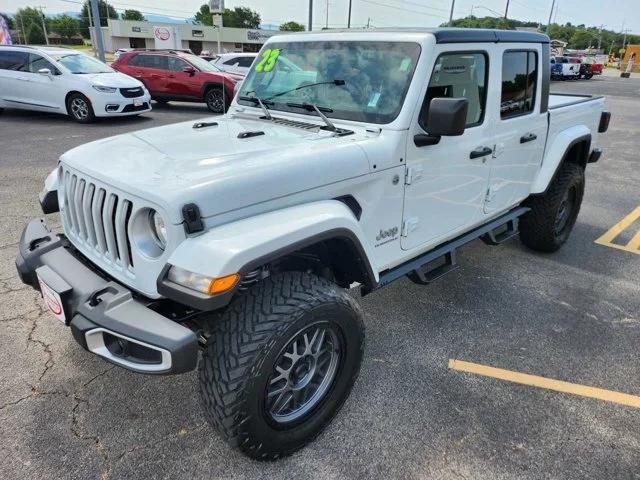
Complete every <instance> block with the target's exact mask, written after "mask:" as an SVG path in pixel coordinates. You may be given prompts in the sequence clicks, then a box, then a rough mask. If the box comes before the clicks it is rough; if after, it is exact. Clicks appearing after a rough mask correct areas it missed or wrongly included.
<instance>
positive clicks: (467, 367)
mask: <svg viewBox="0 0 640 480" xmlns="http://www.w3.org/2000/svg"><path fill="white" fill-rule="evenodd" d="M449 368H450V369H452V370H457V371H459V372H467V373H475V374H476V375H483V376H485V377H492V378H497V379H500V380H506V381H508V382H513V383H519V384H521V385H529V386H531V387H538V388H546V389H547V390H555V391H556V392H563V393H571V394H573V395H579V396H581V397H589V398H596V399H598V400H604V401H606V402H613V403H619V404H620V405H627V406H629V407H636V408H640V397H637V396H635V395H629V394H626V393H620V392H614V391H612V390H603V389H602V388H595V387H588V386H586V385H579V384H577V383H569V382H563V381H561V380H554V379H553V378H545V377H539V376H537V375H529V374H526V373H519V372H514V371H512V370H503V369H502V368H494V367H488V366H486V365H480V364H478V363H471V362H464V361H462V360H453V359H450V360H449Z"/></svg>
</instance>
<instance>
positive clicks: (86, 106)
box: [67, 93, 95, 123]
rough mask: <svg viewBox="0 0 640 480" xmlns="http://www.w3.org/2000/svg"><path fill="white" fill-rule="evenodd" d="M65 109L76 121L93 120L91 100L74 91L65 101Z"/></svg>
mask: <svg viewBox="0 0 640 480" xmlns="http://www.w3.org/2000/svg"><path fill="white" fill-rule="evenodd" d="M67 111H68V113H69V115H71V118H73V119H74V120H75V121H76V122H78V123H89V122H91V121H93V120H94V118H95V117H94V115H93V108H92V107H91V102H90V101H89V99H87V97H85V96H84V95H82V94H79V93H76V94H73V95H71V96H70V97H69V100H68V101H67Z"/></svg>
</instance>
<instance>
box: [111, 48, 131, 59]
mask: <svg viewBox="0 0 640 480" xmlns="http://www.w3.org/2000/svg"><path fill="white" fill-rule="evenodd" d="M132 50H133V48H119V49H117V50H116V51H115V52H113V58H114V59H115V60H117V59H118V58H120V55H122V54H123V53H125V52H130V51H132Z"/></svg>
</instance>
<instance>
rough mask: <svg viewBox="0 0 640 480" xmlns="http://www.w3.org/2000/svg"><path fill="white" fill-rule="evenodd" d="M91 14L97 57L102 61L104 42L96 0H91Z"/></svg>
mask: <svg viewBox="0 0 640 480" xmlns="http://www.w3.org/2000/svg"><path fill="white" fill-rule="evenodd" d="M91 14H92V15H93V26H94V28H93V32H94V35H93V36H94V39H95V41H96V47H98V58H99V59H100V60H101V61H103V62H104V43H102V24H101V23H100V10H99V9H98V0H91Z"/></svg>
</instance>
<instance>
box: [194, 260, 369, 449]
mask: <svg viewBox="0 0 640 480" xmlns="http://www.w3.org/2000/svg"><path fill="white" fill-rule="evenodd" d="M363 348H364V325H363V322H362V312H361V310H360V307H359V306H358V304H357V303H356V302H355V300H354V299H353V298H351V297H350V296H349V295H348V294H347V293H346V292H345V291H344V290H343V289H341V288H340V287H338V286H337V285H335V284H333V283H331V282H329V281H328V280H325V279H324V278H320V277H317V276H315V275H311V274H306V273H301V272H285V273H281V274H277V275H274V276H272V277H270V278H267V279H266V280H264V281H263V282H261V283H260V284H258V285H256V286H254V287H252V288H251V289H250V290H249V291H247V292H245V293H244V294H242V295H241V296H239V297H237V298H236V299H235V300H234V301H233V302H232V304H231V305H230V306H229V307H228V309H227V310H226V311H225V312H224V313H223V314H222V315H221V317H220V318H218V319H217V320H215V321H214V322H213V328H212V332H211V336H210V337H209V339H208V342H207V348H206V349H205V352H204V353H203V357H202V361H201V363H200V367H199V378H200V394H201V395H200V396H201V399H202V402H203V404H204V408H205V411H206V413H207V418H208V420H209V421H210V423H212V424H213V425H214V426H215V427H216V428H217V429H218V430H219V431H220V433H221V434H222V436H223V437H224V438H225V439H226V440H227V441H228V442H229V443H230V444H231V445H233V446H235V447H237V448H239V449H240V450H241V451H242V452H243V453H244V454H246V455H248V456H250V457H252V458H256V459H260V460H273V459H276V458H278V457H281V456H284V455H288V454H291V453H293V452H294V451H296V450H298V449H299V448H301V447H303V446H304V445H305V444H307V443H308V442H309V441H311V440H312V439H313V438H315V437H316V436H317V435H318V434H319V433H320V432H321V431H322V430H323V429H324V427H325V426H326V425H327V424H328V423H329V422H330V421H331V419H332V418H333V417H334V416H335V415H336V413H337V412H338V410H339V409H340V407H341V406H342V404H343V403H344V401H345V400H346V398H347V396H348V395H349V392H350V391H351V387H352V386H353V383H354V381H355V379H356V377H357V375H358V372H359V370H360V362H361V360H362V352H363Z"/></svg>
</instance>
